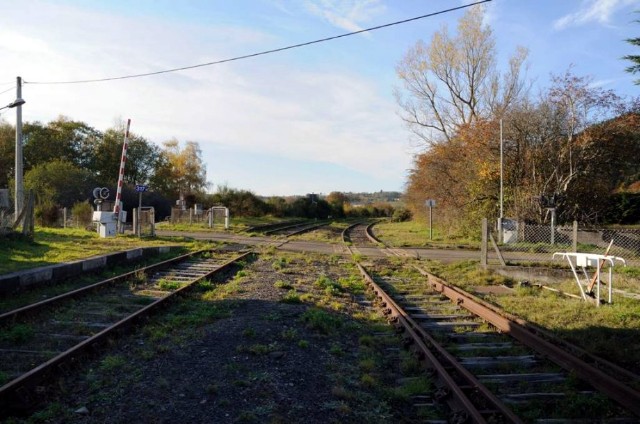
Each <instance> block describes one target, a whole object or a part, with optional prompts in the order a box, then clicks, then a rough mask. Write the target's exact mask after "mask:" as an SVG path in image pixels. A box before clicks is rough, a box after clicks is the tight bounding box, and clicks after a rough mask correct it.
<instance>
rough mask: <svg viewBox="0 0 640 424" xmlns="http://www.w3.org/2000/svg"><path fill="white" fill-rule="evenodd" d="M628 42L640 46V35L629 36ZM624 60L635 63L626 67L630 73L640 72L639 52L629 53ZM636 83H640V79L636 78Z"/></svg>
mask: <svg viewBox="0 0 640 424" xmlns="http://www.w3.org/2000/svg"><path fill="white" fill-rule="evenodd" d="M636 22H640V21H636ZM626 41H627V43H629V44H631V45H632V46H636V47H639V46H640V37H636V38H627V40H626ZM623 59H624V60H628V61H630V62H632V63H633V65H631V66H628V67H627V68H626V71H627V72H629V73H630V74H634V75H635V74H637V73H638V72H640V55H637V54H628V55H626V56H624V57H623ZM634 83H635V84H636V85H640V79H638V80H635V81H634Z"/></svg>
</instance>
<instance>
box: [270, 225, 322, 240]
mask: <svg viewBox="0 0 640 424" xmlns="http://www.w3.org/2000/svg"><path fill="white" fill-rule="evenodd" d="M327 224H328V221H319V222H313V223H309V222H299V223H295V224H288V225H284V226H281V227H277V228H273V229H270V230H267V231H264V234H265V235H270V236H284V237H291V236H295V235H296V234H302V233H306V232H309V231H313V230H315V229H317V228H320V227H322V226H324V225H327Z"/></svg>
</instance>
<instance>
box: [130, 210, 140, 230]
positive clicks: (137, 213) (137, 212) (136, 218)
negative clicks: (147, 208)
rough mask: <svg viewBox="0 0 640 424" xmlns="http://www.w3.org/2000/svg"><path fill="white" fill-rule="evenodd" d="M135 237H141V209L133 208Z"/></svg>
mask: <svg viewBox="0 0 640 424" xmlns="http://www.w3.org/2000/svg"><path fill="white" fill-rule="evenodd" d="M132 212H133V235H136V236H138V237H140V229H139V227H138V225H139V221H140V208H137V209H136V208H133V211H132Z"/></svg>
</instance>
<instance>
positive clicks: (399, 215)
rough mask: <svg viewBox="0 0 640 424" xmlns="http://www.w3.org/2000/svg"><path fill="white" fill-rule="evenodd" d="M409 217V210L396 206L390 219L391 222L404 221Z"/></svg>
mask: <svg viewBox="0 0 640 424" xmlns="http://www.w3.org/2000/svg"><path fill="white" fill-rule="evenodd" d="M410 219H411V211H410V210H409V209H407V208H398V209H396V210H395V211H393V216H392V217H391V221H393V222H405V221H409V220H410Z"/></svg>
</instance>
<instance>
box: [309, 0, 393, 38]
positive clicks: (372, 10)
mask: <svg viewBox="0 0 640 424" xmlns="http://www.w3.org/2000/svg"><path fill="white" fill-rule="evenodd" d="M305 6H306V8H307V10H308V11H309V12H310V13H311V14H313V15H316V16H318V17H320V18H322V19H324V20H326V21H327V22H329V23H330V24H331V25H333V26H335V27H338V28H342V29H344V30H347V31H349V32H354V31H360V30H362V29H364V28H363V27H362V26H361V24H362V23H366V22H369V21H370V20H371V19H372V18H374V17H376V16H379V15H381V14H383V13H384V12H385V11H386V6H385V5H384V4H383V3H382V1H381V0H321V1H319V2H312V1H306V2H305Z"/></svg>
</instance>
